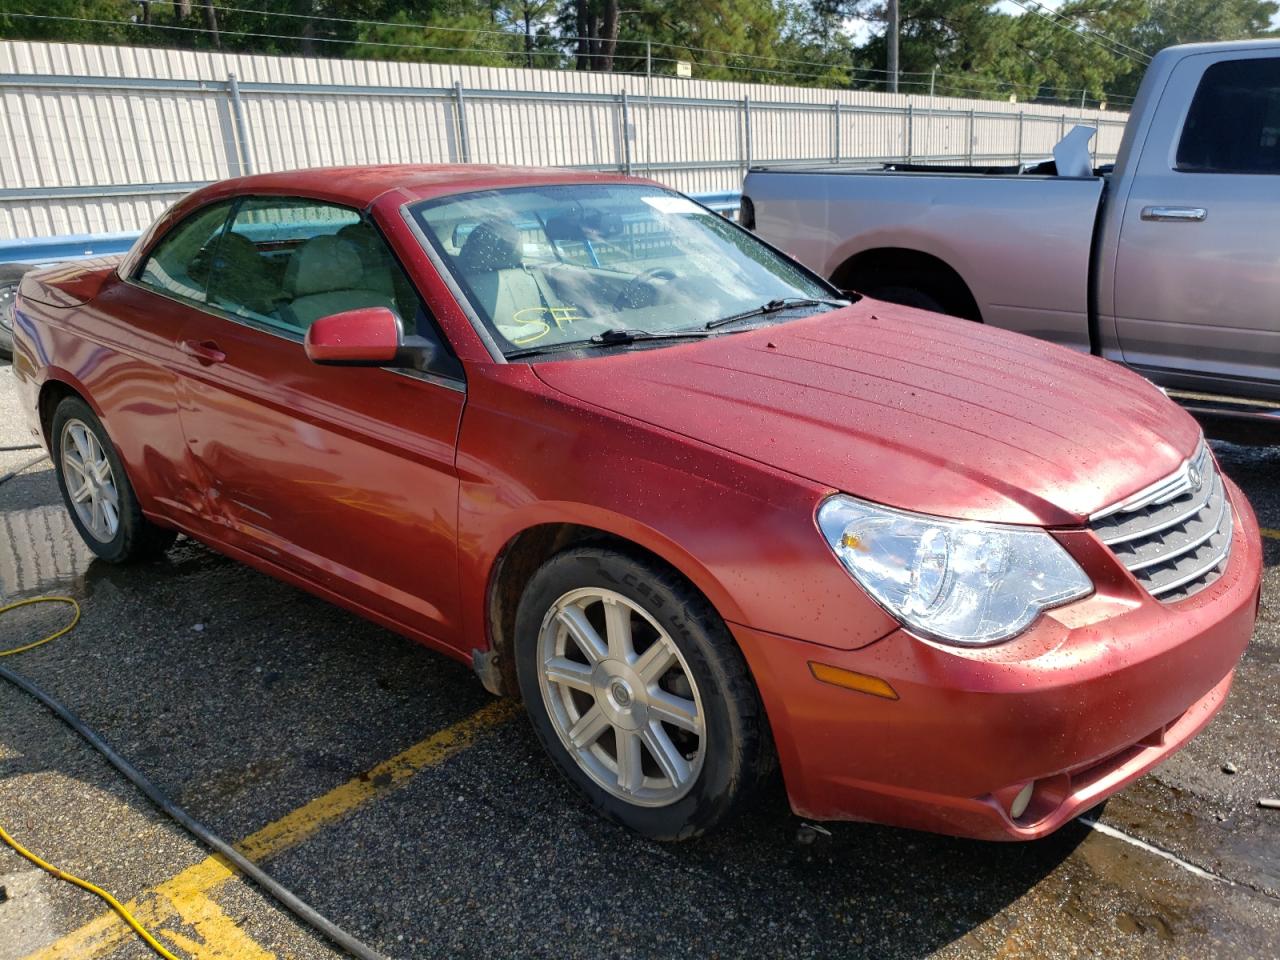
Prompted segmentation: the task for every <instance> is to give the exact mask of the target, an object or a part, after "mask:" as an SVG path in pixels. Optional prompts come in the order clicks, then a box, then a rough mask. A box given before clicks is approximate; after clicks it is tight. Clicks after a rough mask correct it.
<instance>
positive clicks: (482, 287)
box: [457, 220, 561, 343]
mask: <svg viewBox="0 0 1280 960" xmlns="http://www.w3.org/2000/svg"><path fill="white" fill-rule="evenodd" d="M522 245H523V244H522V242H521V240H520V231H519V230H517V229H516V227H515V226H513V225H512V224H510V223H504V222H502V221H500V220H487V221H485V222H484V223H481V224H479V225H477V226H476V227H475V229H473V230H472V231H471V233H470V234H469V235H468V236H467V239H466V241H464V243H463V244H462V249H461V250H459V251H458V258H457V264H458V269H459V271H460V272H461V273H462V275H463V277H464V278H465V279H466V281H467V286H469V287H470V288H471V293H472V295H473V296H474V297H475V298H476V301H477V305H478V306H479V307H480V308H481V309H482V310H484V311H485V312H486V313H487V314H488V316H489V319H490V320H491V321H492V322H493V324H494V326H496V327H497V328H498V332H499V333H501V334H502V335H503V336H504V337H506V338H507V339H508V340H510V341H511V342H512V343H520V342H522V341H527V340H528V339H529V338H530V337H531V336H533V335H535V334H537V333H538V332H539V331H540V330H542V329H543V325H544V324H545V325H549V326H551V325H554V321H553V320H552V318H551V314H550V310H549V308H551V307H557V306H560V305H561V304H560V303H559V302H558V301H556V300H555V298H554V295H553V294H552V293H551V291H550V290H549V289H547V287H546V284H544V283H541V282H539V279H538V277H536V276H535V275H534V273H533V271H532V270H531V269H530V268H528V267H526V266H525V265H524V257H523V256H522V255H521V252H520V251H521V247H522Z"/></svg>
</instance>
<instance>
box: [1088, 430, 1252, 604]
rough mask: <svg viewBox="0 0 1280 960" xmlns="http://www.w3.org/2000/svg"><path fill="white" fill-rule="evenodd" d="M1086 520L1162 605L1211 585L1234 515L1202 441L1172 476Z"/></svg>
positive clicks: (1227, 552)
mask: <svg viewBox="0 0 1280 960" xmlns="http://www.w3.org/2000/svg"><path fill="white" fill-rule="evenodd" d="M1089 519H1090V524H1089V525H1090V528H1091V529H1092V530H1093V531H1094V533H1095V534H1096V535H1097V536H1098V538H1099V539H1100V540H1102V542H1103V543H1105V544H1106V545H1107V546H1108V547H1110V548H1111V551H1112V553H1113V554H1114V555H1115V557H1116V559H1117V560H1119V561H1120V563H1122V564H1123V565H1124V567H1125V568H1126V569H1127V570H1128V571H1129V572H1130V573H1132V574H1133V576H1134V578H1135V579H1137V580H1138V582H1139V583H1141V584H1142V585H1143V586H1144V587H1145V588H1146V589H1147V592H1148V593H1150V594H1151V595H1152V596H1153V597H1156V598H1158V599H1160V600H1161V601H1163V602H1165V603H1170V602H1173V601H1176V600H1182V599H1185V598H1186V597H1189V596H1191V595H1192V594H1194V593H1197V592H1198V591H1200V590H1202V589H1204V588H1205V587H1207V586H1208V585H1209V584H1211V583H1212V582H1213V581H1214V580H1216V579H1217V578H1218V576H1220V575H1221V573H1222V570H1223V569H1225V567H1226V561H1227V558H1228V557H1229V555H1230V553H1231V541H1232V533H1233V526H1234V513H1233V511H1232V510H1231V501H1230V499H1229V498H1228V496H1227V488H1226V484H1225V483H1224V482H1223V479H1222V477H1221V475H1220V474H1219V473H1218V470H1217V466H1216V464H1215V463H1214V461H1213V457H1212V456H1211V455H1210V453H1209V448H1208V447H1207V446H1206V445H1205V443H1204V441H1203V440H1201V441H1200V445H1199V446H1198V447H1197V448H1196V452H1195V453H1194V454H1192V455H1191V456H1190V457H1188V458H1187V460H1186V461H1184V462H1183V464H1182V465H1181V466H1180V467H1179V468H1178V469H1177V470H1175V471H1174V472H1173V473H1172V474H1170V475H1169V476H1167V477H1164V478H1163V479H1161V480H1158V481H1156V482H1155V483H1153V484H1151V485H1149V486H1147V487H1144V488H1143V489H1142V490H1139V491H1138V492H1137V493H1135V494H1133V495H1131V496H1129V497H1126V498H1125V499H1124V500H1121V501H1120V502H1119V503H1117V504H1113V505H1112V506H1110V507H1107V508H1106V509H1104V510H1100V511H1098V512H1097V513H1095V514H1094V515H1093V516H1092V517H1090V518H1089Z"/></svg>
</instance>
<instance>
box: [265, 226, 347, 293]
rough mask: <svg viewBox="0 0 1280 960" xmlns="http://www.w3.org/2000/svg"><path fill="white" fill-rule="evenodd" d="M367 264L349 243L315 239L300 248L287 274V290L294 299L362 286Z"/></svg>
mask: <svg viewBox="0 0 1280 960" xmlns="http://www.w3.org/2000/svg"><path fill="white" fill-rule="evenodd" d="M363 272H364V264H363V263H362V262H361V260H360V251H359V250H358V249H357V248H356V245H355V244H354V243H352V242H351V241H350V240H347V239H345V238H343V237H337V236H328V235H325V236H320V237H312V238H311V239H310V240H308V241H307V242H306V243H304V244H303V245H302V246H300V247H299V248H298V249H297V250H296V251H295V252H294V254H293V257H292V258H291V259H290V260H289V266H288V267H287V268H286V270H285V278H284V280H285V288H286V289H288V290H289V291H290V292H291V293H292V294H293V296H294V297H295V298H297V297H307V296H311V295H312V294H316V293H329V292H331V291H333V290H353V289H355V288H357V287H359V286H360V275H361V274H362V273H363Z"/></svg>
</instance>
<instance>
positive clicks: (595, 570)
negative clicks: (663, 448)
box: [515, 548, 759, 840]
mask: <svg viewBox="0 0 1280 960" xmlns="http://www.w3.org/2000/svg"><path fill="white" fill-rule="evenodd" d="M581 587H600V588H604V589H607V590H613V591H615V592H617V593H620V594H622V595H623V596H625V597H627V598H628V599H630V600H632V601H634V602H635V603H637V604H638V605H640V606H641V607H643V608H644V609H645V610H646V612H648V614H649V615H650V616H651V617H653V618H654V619H655V620H657V621H658V623H659V624H661V625H662V627H663V629H664V630H666V631H667V633H668V634H669V635H670V636H671V638H672V640H674V641H675V644H676V646H677V647H678V648H679V649H680V653H681V655H682V656H683V657H684V659H685V662H686V663H687V664H688V667H689V670H690V671H691V672H692V673H693V678H694V681H695V682H696V684H697V686H698V692H699V694H700V699H701V705H702V712H703V723H704V729H705V748H704V749H705V754H704V757H703V763H702V769H701V770H700V771H699V773H698V778H697V780H696V781H695V782H694V784H693V786H692V787H691V788H690V789H689V791H688V792H687V793H685V795H684V796H683V797H681V798H680V799H679V800H677V801H676V802H675V803H672V804H669V805H667V806H664V807H641V806H636V805H633V804H629V803H626V802H625V801H623V800H621V799H620V798H618V797H614V796H613V795H611V794H609V793H608V792H607V791H605V790H603V789H602V788H601V787H600V786H599V785H598V784H596V782H595V781H594V780H592V779H591V777H590V776H589V775H588V774H587V773H586V772H585V771H584V770H583V769H582V768H581V767H580V766H579V765H578V763H577V761H576V760H575V759H574V758H573V756H572V755H571V754H570V753H569V750H568V749H567V748H566V747H565V745H564V744H563V743H562V742H561V740H560V737H559V735H558V734H557V732H556V728H555V726H554V724H553V722H552V720H551V718H550V716H549V715H548V711H547V706H546V704H545V703H544V702H543V698H542V690H541V686H540V684H539V676H538V673H539V671H538V664H537V656H538V638H539V634H540V632H541V629H542V622H543V619H544V617H545V616H546V613H547V611H548V610H549V609H550V608H551V605H552V604H553V603H555V601H556V600H558V599H559V598H560V597H562V596H563V595H564V594H566V593H568V592H569V591H570V590H574V589H578V588H581ZM699 600H700V595H695V594H694V592H693V591H692V589H691V588H688V587H684V586H683V584H682V583H681V582H680V578H679V577H678V575H675V574H674V573H673V572H668V571H662V570H658V569H655V568H654V567H652V566H650V565H649V564H646V563H645V562H643V561H641V560H639V559H637V558H634V557H631V556H629V555H627V554H625V553H621V552H617V551H614V550H609V549H598V548H576V549H571V550H568V551H566V552H565V553H562V554H559V555H558V556H556V557H553V558H552V559H551V560H549V561H548V562H547V563H546V564H544V565H543V566H542V567H541V568H540V569H539V570H538V571H537V572H536V573H535V574H534V576H533V577H532V578H531V580H530V581H529V584H528V586H527V587H526V589H525V592H524V595H523V597H522V598H521V601H520V605H519V609H518V611H517V614H516V625H515V629H516V635H515V648H516V649H515V660H516V673H517V677H518V679H519V684H520V693H521V696H522V697H523V699H524V702H525V706H526V709H527V711H528V713H529V717H530V720H531V721H532V723H533V727H534V730H535V732H536V733H537V735H538V739H539V740H540V741H541V742H542V745H543V747H544V748H545V749H546V750H547V752H548V753H549V754H551V756H552V758H553V759H554V760H555V761H556V764H557V766H558V767H559V768H560V770H561V772H562V773H563V774H564V775H565V776H566V777H567V778H568V779H569V781H570V782H571V783H573V784H574V785H575V786H577V787H578V789H579V790H581V791H582V792H583V793H584V794H585V795H586V796H587V798H588V799H589V800H590V802H591V804H592V806H594V807H595V808H596V809H597V810H599V811H600V812H601V813H603V814H604V815H605V816H607V817H608V818H609V819H611V820H614V821H615V822H617V823H620V824H622V825H624V826H627V827H630V828H631V829H633V830H636V831H637V832H639V833H641V834H644V835H645V836H648V837H650V838H652V839H655V840H678V839H683V838H685V837H689V836H695V835H697V834H700V833H702V832H704V831H705V830H707V829H710V828H711V827H712V826H714V825H715V824H716V823H718V822H719V821H720V820H722V819H723V818H724V817H726V816H727V815H728V814H729V813H730V812H731V810H732V808H734V807H735V806H736V804H737V803H738V802H740V801H741V799H743V798H742V794H743V793H744V788H747V787H750V786H751V785H753V781H754V778H753V777H752V776H751V774H750V772H749V771H750V770H752V769H753V766H754V760H755V758H754V756H753V749H758V746H759V743H758V738H756V737H751V736H750V735H749V732H750V731H749V727H750V720H751V717H753V716H755V715H756V711H757V710H758V707H757V703H758V701H756V702H753V703H747V704H741V703H740V702H739V698H741V697H742V696H743V692H742V691H743V680H744V678H745V680H746V684H747V686H748V689H749V695H750V699H751V700H753V701H755V700H756V695H755V690H754V686H752V685H750V678H749V676H748V675H747V674H746V667H745V663H744V662H743V661H742V660H741V654H739V653H738V651H737V648H736V647H735V646H734V645H733V643H732V640H731V639H729V638H728V636H727V630H726V629H725V627H724V626H723V624H722V623H721V622H720V621H719V618H718V617H716V616H715V615H714V612H713V611H712V610H711V607H710V605H709V604H707V603H706V602H705V601H701V602H698V601H699ZM735 691H737V693H736V695H735ZM744 707H745V708H746V709H745V710H744V709H742V708H744ZM749 748H753V749H749Z"/></svg>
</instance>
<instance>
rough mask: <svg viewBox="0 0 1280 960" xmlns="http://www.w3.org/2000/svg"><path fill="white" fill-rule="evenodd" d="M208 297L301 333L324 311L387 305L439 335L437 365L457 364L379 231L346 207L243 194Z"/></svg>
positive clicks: (415, 328) (410, 329) (410, 324)
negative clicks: (246, 196)
mask: <svg viewBox="0 0 1280 960" xmlns="http://www.w3.org/2000/svg"><path fill="white" fill-rule="evenodd" d="M209 304H210V306H213V307H215V308H217V309H218V310H220V311H222V312H224V313H228V314H231V315H233V316H235V317H237V318H239V319H240V320H243V321H244V322H246V323H248V324H250V325H252V326H256V327H261V328H263V329H266V330H270V331H272V332H275V333H282V334H285V335H286V336H291V337H297V338H299V339H300V338H301V337H303V336H305V334H306V332H307V328H308V327H310V326H311V324H312V323H314V322H315V321H316V320H319V319H320V318H321V317H327V316H329V315H330V314H334V313H342V312H343V311H344V310H356V309H358V308H360V307H387V308H388V309H390V310H392V311H394V312H395V313H396V315H397V316H399V317H400V323H401V325H402V327H403V329H404V332H405V334H406V335H409V334H417V335H419V336H423V337H427V338H429V339H431V340H434V341H435V342H436V344H437V347H438V348H439V349H438V351H437V353H438V356H439V357H440V359H441V362H440V367H441V370H440V372H448V373H453V372H455V371H459V370H460V367H458V366H457V364H456V361H454V360H453V358H452V354H451V352H450V350H449V348H448V346H447V344H446V343H445V342H444V339H443V338H442V337H441V336H440V335H439V334H438V332H437V331H436V329H435V325H434V323H433V322H432V320H431V318H430V316H429V315H428V313H427V310H426V307H425V306H424V304H423V303H422V300H421V299H420V298H419V297H418V294H417V291H416V290H415V289H414V287H413V284H412V283H410V282H409V278H408V276H407V275H406V274H405V272H404V270H403V269H402V268H401V266H400V264H399V261H397V260H396V258H395V255H394V254H392V252H391V250H390V248H389V247H388V246H387V243H386V241H385V240H383V239H382V235H381V234H380V233H379V232H378V230H377V228H376V227H374V226H373V224H372V223H370V222H369V221H368V220H366V219H365V218H364V217H362V216H361V215H360V213H358V212H357V211H355V210H352V209H351V208H349V207H341V206H337V205H335V204H329V203H321V202H320V201H317V200H305V199H295V198H289V197H249V198H247V199H245V200H244V201H242V202H241V204H240V206H239V208H238V209H237V210H236V212H235V216H234V217H233V218H232V219H231V222H230V223H229V224H228V226H227V229H226V231H225V232H224V233H223V234H222V237H221V240H220V241H219V243H218V246H217V249H216V252H215V254H214V256H213V258H212V267H211V269H210V276H209Z"/></svg>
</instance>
